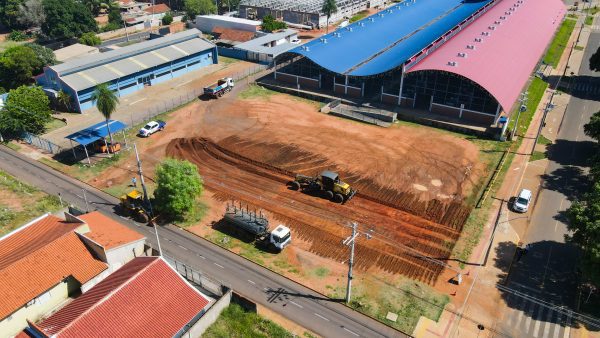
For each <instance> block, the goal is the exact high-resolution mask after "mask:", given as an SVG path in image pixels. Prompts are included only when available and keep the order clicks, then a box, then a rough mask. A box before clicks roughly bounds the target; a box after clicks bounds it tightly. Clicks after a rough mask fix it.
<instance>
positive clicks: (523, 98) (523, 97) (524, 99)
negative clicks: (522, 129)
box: [510, 92, 529, 140]
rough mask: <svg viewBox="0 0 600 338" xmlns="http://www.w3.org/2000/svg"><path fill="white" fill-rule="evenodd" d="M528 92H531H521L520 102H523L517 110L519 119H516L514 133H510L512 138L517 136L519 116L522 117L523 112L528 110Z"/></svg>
mask: <svg viewBox="0 0 600 338" xmlns="http://www.w3.org/2000/svg"><path fill="white" fill-rule="evenodd" d="M527 94H529V93H528V92H524V93H521V99H520V100H519V102H520V103H521V104H520V106H519V111H518V112H517V119H516V120H515V125H514V127H513V130H512V133H511V135H510V139H511V140H513V139H514V138H515V133H516V132H517V126H518V125H519V118H520V117H521V112H524V111H526V110H527V106H526V102H527ZM524 102H525V103H524Z"/></svg>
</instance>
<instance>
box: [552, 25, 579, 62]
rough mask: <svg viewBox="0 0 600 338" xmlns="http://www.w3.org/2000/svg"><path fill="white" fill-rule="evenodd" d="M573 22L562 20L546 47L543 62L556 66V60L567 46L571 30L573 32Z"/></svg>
mask: <svg viewBox="0 0 600 338" xmlns="http://www.w3.org/2000/svg"><path fill="white" fill-rule="evenodd" d="M575 23H576V21H575V20H564V21H563V23H562V24H561V25H560V28H559V30H558V32H557V33H556V36H555V37H554V40H552V43H551V44H550V47H549V48H548V52H547V53H546V55H545V56H544V63H546V64H548V65H551V66H552V67H554V68H556V67H557V66H558V61H559V60H560V56H561V55H562V53H563V51H564V50H565V47H566V46H567V42H568V41H569V37H570V36H571V32H573V29H574V28H575Z"/></svg>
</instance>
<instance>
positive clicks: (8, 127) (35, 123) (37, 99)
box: [0, 86, 52, 135]
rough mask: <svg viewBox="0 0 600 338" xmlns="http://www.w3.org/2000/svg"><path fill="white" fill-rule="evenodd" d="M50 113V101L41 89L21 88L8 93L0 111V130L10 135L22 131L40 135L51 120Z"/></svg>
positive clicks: (35, 87) (33, 87)
mask: <svg viewBox="0 0 600 338" xmlns="http://www.w3.org/2000/svg"><path fill="white" fill-rule="evenodd" d="M51 113H52V111H51V110H50V100H49V99H48V96H46V94H45V93H44V91H43V90H42V88H41V87H37V86H32V87H27V86H21V87H19V88H17V89H12V90H11V91H10V92H9V93H8V98H7V99H6V104H5V106H4V107H3V108H2V110H0V129H1V130H2V131H3V132H4V133H7V134H12V135H18V134H19V133H20V132H22V131H27V132H30V133H33V134H40V133H43V132H44V126H45V125H46V123H47V122H48V121H50V119H51V118H52V117H51Z"/></svg>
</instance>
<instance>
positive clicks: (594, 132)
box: [583, 111, 600, 142]
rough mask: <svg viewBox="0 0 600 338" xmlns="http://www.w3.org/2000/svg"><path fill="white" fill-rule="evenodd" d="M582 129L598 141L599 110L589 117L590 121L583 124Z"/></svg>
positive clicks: (599, 139)
mask: <svg viewBox="0 0 600 338" xmlns="http://www.w3.org/2000/svg"><path fill="white" fill-rule="evenodd" d="M583 131H584V132H585V134H586V135H587V136H589V137H591V138H593V139H594V140H596V141H598V142H600V111H598V112H596V113H594V115H592V117H591V118H590V122H588V123H586V124H585V125H583Z"/></svg>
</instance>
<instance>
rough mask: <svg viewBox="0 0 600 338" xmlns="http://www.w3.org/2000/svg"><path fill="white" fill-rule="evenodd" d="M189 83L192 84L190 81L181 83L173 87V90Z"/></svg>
mask: <svg viewBox="0 0 600 338" xmlns="http://www.w3.org/2000/svg"><path fill="white" fill-rule="evenodd" d="M190 82H192V80H189V81H185V82H182V83H180V84H178V85H177V86H175V87H173V88H179V87H181V86H185V85H186V84H188V83H190Z"/></svg>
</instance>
